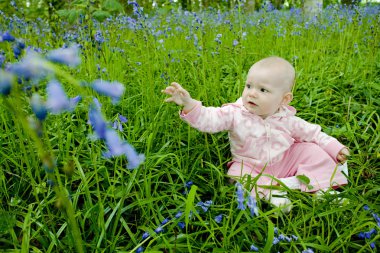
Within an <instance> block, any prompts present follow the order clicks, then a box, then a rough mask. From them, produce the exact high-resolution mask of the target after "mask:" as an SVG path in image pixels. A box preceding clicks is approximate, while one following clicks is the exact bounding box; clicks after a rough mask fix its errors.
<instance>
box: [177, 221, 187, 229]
mask: <svg viewBox="0 0 380 253" xmlns="http://www.w3.org/2000/svg"><path fill="white" fill-rule="evenodd" d="M185 226H186V224H185V222H182V221H180V222H178V227H180V228H181V229H184V228H185Z"/></svg>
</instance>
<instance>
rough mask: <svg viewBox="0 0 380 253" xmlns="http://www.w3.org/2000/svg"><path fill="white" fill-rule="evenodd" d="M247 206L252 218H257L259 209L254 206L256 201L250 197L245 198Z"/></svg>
mask: <svg viewBox="0 0 380 253" xmlns="http://www.w3.org/2000/svg"><path fill="white" fill-rule="evenodd" d="M247 206H248V208H249V210H250V212H251V215H252V216H255V215H256V216H258V215H259V208H258V207H257V205H256V199H255V198H254V197H252V196H251V195H249V196H248V198H247Z"/></svg>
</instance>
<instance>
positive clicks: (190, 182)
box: [185, 181, 193, 189]
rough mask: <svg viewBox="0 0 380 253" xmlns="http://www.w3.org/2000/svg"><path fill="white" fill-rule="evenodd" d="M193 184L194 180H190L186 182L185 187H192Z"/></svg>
mask: <svg viewBox="0 0 380 253" xmlns="http://www.w3.org/2000/svg"><path fill="white" fill-rule="evenodd" d="M192 185H193V181H188V182H186V183H185V187H186V188H188V189H190V188H191V186H192Z"/></svg>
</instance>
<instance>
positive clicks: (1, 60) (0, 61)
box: [0, 53, 5, 68]
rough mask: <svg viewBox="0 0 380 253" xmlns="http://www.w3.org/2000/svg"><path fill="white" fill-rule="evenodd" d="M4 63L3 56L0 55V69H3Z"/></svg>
mask: <svg viewBox="0 0 380 253" xmlns="http://www.w3.org/2000/svg"><path fill="white" fill-rule="evenodd" d="M4 62H5V56H4V55H3V54H2V53H0V68H1V67H3V64H4Z"/></svg>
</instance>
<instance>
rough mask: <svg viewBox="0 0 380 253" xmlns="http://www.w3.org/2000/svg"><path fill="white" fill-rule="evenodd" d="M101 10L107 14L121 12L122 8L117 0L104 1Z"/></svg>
mask: <svg viewBox="0 0 380 253" xmlns="http://www.w3.org/2000/svg"><path fill="white" fill-rule="evenodd" d="M103 8H104V9H106V10H107V11H109V12H123V6H122V5H121V4H120V3H119V1H117V0H106V1H104V3H103Z"/></svg>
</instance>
